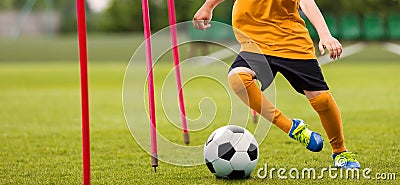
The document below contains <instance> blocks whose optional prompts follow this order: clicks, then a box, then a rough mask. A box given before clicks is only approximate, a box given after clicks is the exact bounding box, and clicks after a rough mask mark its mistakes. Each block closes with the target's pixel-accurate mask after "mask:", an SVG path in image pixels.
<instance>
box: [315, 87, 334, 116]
mask: <svg viewBox="0 0 400 185" xmlns="http://www.w3.org/2000/svg"><path fill="white" fill-rule="evenodd" d="M309 101H310V103H311V105H312V107H313V108H314V109H315V110H316V111H324V110H327V109H328V108H329V106H330V105H331V104H332V103H335V100H334V99H333V97H332V95H331V93H330V92H329V91H323V92H322V93H321V94H319V95H318V96H315V97H313V98H311V99H309Z"/></svg>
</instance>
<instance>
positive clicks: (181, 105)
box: [168, 0, 190, 144]
mask: <svg viewBox="0 0 400 185" xmlns="http://www.w3.org/2000/svg"><path fill="white" fill-rule="evenodd" d="M168 15H169V25H170V28H171V30H170V34H171V41H172V55H173V58H174V65H175V76H176V86H177V88H178V99H179V110H180V113H181V120H182V131H183V139H184V142H185V144H189V142H190V140H189V133H188V127H187V119H186V109H185V102H184V98H183V90H182V80H181V69H180V67H179V63H180V59H179V50H178V34H177V30H176V16H175V15H176V13H175V2H174V0H168Z"/></svg>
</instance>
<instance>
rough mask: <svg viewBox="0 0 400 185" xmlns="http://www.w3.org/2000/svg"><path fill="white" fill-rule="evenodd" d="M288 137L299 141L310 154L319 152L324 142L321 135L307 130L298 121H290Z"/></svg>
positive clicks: (301, 122) (303, 124)
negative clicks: (290, 126)
mask: <svg viewBox="0 0 400 185" xmlns="http://www.w3.org/2000/svg"><path fill="white" fill-rule="evenodd" d="M289 137H291V138H293V139H294V140H296V141H299V142H300V143H301V144H303V145H304V146H305V147H306V148H307V149H308V150H310V151H312V152H319V151H321V150H322V148H323V147H324V140H323V139H322V137H321V135H320V134H318V133H317V132H313V131H311V130H309V129H308V128H307V124H305V123H304V121H303V120H300V119H293V120H292V128H291V129H290V131H289Z"/></svg>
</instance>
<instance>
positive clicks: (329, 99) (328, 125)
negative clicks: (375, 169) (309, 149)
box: [304, 91, 360, 168]
mask: <svg viewBox="0 0 400 185" xmlns="http://www.w3.org/2000/svg"><path fill="white" fill-rule="evenodd" d="M304 94H305V95H306V97H307V98H308V100H309V102H310V104H311V106H312V107H313V108H314V110H315V111H316V112H317V113H318V115H319V118H320V120H321V123H322V126H323V127H324V130H325V132H326V135H327V136H328V138H329V142H330V144H331V146H332V153H333V156H332V157H333V159H334V163H335V166H337V167H346V168H360V164H359V163H358V162H357V160H356V159H355V158H354V156H353V155H352V154H351V153H350V152H348V151H347V149H346V147H345V144H344V134H343V126H342V118H341V116H340V111H339V107H338V106H337V104H336V102H335V99H334V98H333V96H332V94H331V93H330V92H329V91H304Z"/></svg>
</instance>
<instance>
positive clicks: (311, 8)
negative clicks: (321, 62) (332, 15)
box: [300, 0, 343, 59]
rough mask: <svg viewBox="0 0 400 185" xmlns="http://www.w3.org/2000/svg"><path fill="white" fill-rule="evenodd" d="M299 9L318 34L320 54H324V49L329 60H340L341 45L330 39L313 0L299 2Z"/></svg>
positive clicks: (330, 36)
mask: <svg viewBox="0 0 400 185" xmlns="http://www.w3.org/2000/svg"><path fill="white" fill-rule="evenodd" d="M300 8H301V10H302V11H303V12H304V14H305V15H306V16H307V18H308V19H309V20H310V22H311V23H312V24H313V25H314V27H315V29H316V30H317V32H318V36H319V39H320V41H319V44H318V46H319V51H320V52H321V54H322V55H323V54H325V48H326V49H328V51H329V55H330V58H331V59H336V58H340V55H341V54H342V51H343V48H342V45H341V44H340V42H339V41H338V40H337V39H336V38H334V37H332V35H331V33H330V32H329V29H328V26H327V25H326V23H325V20H324V17H323V16H322V13H321V11H320V10H319V8H318V6H317V4H315V2H314V0H301V1H300Z"/></svg>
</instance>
